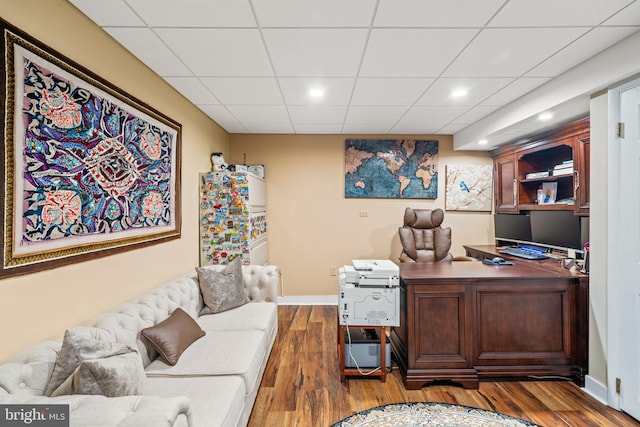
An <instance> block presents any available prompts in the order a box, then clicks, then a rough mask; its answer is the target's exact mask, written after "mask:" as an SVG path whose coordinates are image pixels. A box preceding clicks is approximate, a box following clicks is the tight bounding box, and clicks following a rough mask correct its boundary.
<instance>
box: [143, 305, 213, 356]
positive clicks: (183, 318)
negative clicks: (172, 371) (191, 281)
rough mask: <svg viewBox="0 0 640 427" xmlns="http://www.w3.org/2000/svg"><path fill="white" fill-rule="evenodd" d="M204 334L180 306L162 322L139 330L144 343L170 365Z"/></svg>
mask: <svg viewBox="0 0 640 427" xmlns="http://www.w3.org/2000/svg"><path fill="white" fill-rule="evenodd" d="M204 335H205V332H204V331H203V330H202V329H201V328H200V326H199V325H198V323H196V321H195V320H193V318H192V317H191V316H189V315H188V314H187V313H186V312H185V311H184V310H182V309H181V308H180V307H178V308H176V309H175V310H174V311H173V313H171V316H169V317H167V318H166V319H165V320H163V321H162V322H160V323H158V324H157V325H155V326H151V327H149V328H144V329H143V330H142V331H140V336H141V337H142V339H143V342H144V343H145V345H146V346H147V347H149V346H151V348H150V350H155V351H157V352H158V353H160V356H161V357H162V359H164V361H165V362H167V363H168V364H169V365H171V366H173V365H175V364H176V363H178V360H179V359H180V356H181V355H182V353H183V352H184V351H185V350H186V349H187V347H189V346H190V345H191V344H193V343H194V342H195V341H196V340H197V339H199V338H202V337H203V336H204ZM152 352H153V351H151V352H150V353H152Z"/></svg>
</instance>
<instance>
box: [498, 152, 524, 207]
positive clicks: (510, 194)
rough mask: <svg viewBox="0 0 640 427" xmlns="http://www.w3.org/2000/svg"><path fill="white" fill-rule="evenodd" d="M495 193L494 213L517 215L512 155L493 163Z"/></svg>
mask: <svg viewBox="0 0 640 427" xmlns="http://www.w3.org/2000/svg"><path fill="white" fill-rule="evenodd" d="M493 169H494V175H495V177H494V183H495V186H496V188H495V190H496V191H495V193H496V200H495V201H496V212H498V213H517V212H518V204H517V200H518V193H517V188H518V187H517V185H516V184H517V182H516V177H517V175H516V172H517V171H516V157H515V155H513V154H509V155H506V156H501V157H498V158H496V159H495V161H494V163H493Z"/></svg>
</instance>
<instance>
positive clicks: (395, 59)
mask: <svg viewBox="0 0 640 427" xmlns="http://www.w3.org/2000/svg"><path fill="white" fill-rule="evenodd" d="M477 32H478V30H473V29H393V30H392V29H373V30H372V31H371V36H370V38H369V43H368V45H367V51H366V53H365V55H364V59H363V61H362V67H361V69H360V76H363V77H438V76H439V75H440V73H442V71H443V70H444V69H445V68H446V67H447V65H449V63H450V62H451V61H452V60H453V59H454V58H455V57H456V55H457V54H458V53H459V52H460V51H462V49H463V48H464V47H465V46H466V45H467V43H469V42H470V41H471V39H472V38H473V37H474V36H475V35H476V34H477Z"/></svg>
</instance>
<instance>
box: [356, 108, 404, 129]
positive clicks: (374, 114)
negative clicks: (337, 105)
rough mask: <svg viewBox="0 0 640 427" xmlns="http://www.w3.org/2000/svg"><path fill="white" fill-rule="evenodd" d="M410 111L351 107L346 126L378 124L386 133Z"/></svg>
mask: <svg viewBox="0 0 640 427" xmlns="http://www.w3.org/2000/svg"><path fill="white" fill-rule="evenodd" d="M408 109H409V108H408V107H374V106H351V107H349V111H348V112H347V119H346V121H345V124H346V125H366V124H369V125H371V124H377V125H378V126H379V127H381V128H382V129H385V132H386V131H388V130H389V129H391V128H392V127H393V126H394V125H395V124H396V123H397V122H398V120H400V118H401V117H402V116H403V115H404V114H405V113H406V112H407V111H408Z"/></svg>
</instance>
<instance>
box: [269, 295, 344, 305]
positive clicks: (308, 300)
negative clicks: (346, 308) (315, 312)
mask: <svg viewBox="0 0 640 427" xmlns="http://www.w3.org/2000/svg"><path fill="white" fill-rule="evenodd" d="M278 304H279V305H338V295H305V296H290V297H286V296H285V297H278Z"/></svg>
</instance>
